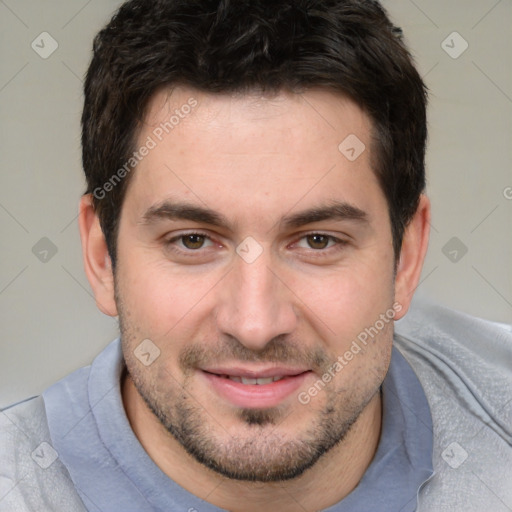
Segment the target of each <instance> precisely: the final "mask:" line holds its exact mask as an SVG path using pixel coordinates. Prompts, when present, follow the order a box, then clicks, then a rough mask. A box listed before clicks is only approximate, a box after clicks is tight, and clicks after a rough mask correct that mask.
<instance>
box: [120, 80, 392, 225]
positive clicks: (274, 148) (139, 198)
mask: <svg viewBox="0 0 512 512" xmlns="http://www.w3.org/2000/svg"><path fill="white" fill-rule="evenodd" d="M371 132H372V130H371V122H370V120H369V118H368V116H367V115H366V114H365V113H364V112H363V111H362V110H361V109H360V108H359V107H358V106H357V105H356V104H355V103H354V102H352V101H351V100H349V99H348V98H345V97H343V96H341V95H339V94H335V93H333V92H330V91H326V90H311V91H308V92H305V93H303V94H295V93H291V92H284V91H281V92H279V93H275V94H272V95H261V94H257V93H251V94H211V93H205V92H201V91H197V90H194V89H190V88H184V87H176V88H174V89H173V90H172V91H170V90H162V91H159V92H158V93H157V94H155V95H154V96H153V98H152V99H151V101H150V102H149V104H148V109H147V114H146V117H145V120H144V123H143V125H142V126H141V130H140V133H139V136H138V141H137V145H136V146H137V147H138V148H141V147H143V146H144V145H147V146H151V149H150V150H149V151H147V152H146V153H147V154H146V156H144V158H142V159H141V160H140V162H139V163H138V164H137V167H136V169H135V171H134V175H133V176H132V182H131V184H130V187H129V188H128V192H127V200H130V201H132V203H133V204H131V206H132V207H134V208H135V209H137V211H138V213H139V214H142V211H143V210H144V209H147V208H148V207H150V206H153V205H154V204H157V203H158V202H161V201H163V200H165V199H167V197H173V198H176V197H184V198H186V199H187V200H189V201H192V202H200V203H203V204H207V205H208V206H209V207H210V208H212V209H215V210H224V211H225V212H228V214H229V213H230V212H232V213H234V211H235V210H234V209H232V206H234V205H235V203H236V204H238V206H240V205H242V206H243V205H245V207H246V208H251V207H252V208H253V212H256V211H258V212H259V213H261V214H262V215H263V216H265V215H266V214H267V213H268V214H269V215H271V216H272V217H275V216H276V215H277V216H279V215H281V214H282V215H284V214H285V210H288V213H289V211H290V210H293V208H294V204H298V203H302V206H304V207H311V206H316V204H315V203H318V202H323V203H326V202H329V201H332V200H336V201H340V200H347V201H348V199H351V202H354V201H359V202H360V204H359V205H357V206H359V207H362V206H364V205H365V204H369V203H370V202H371V201H372V200H373V202H374V206H375V207H380V208H382V207H384V208H385V200H384V198H383V196H382V194H381V193H380V188H379V186H378V184H377V181H376V178H375V175H374V173H373V171H372V169H371V165H370V154H371V146H372V140H371ZM376 195H377V196H379V195H380V197H377V199H378V201H377V202H375V199H376V197H375V196H376ZM238 209H239V210H240V208H238ZM280 210H282V211H281V212H280ZM238 213H240V211H239V212H238Z"/></svg>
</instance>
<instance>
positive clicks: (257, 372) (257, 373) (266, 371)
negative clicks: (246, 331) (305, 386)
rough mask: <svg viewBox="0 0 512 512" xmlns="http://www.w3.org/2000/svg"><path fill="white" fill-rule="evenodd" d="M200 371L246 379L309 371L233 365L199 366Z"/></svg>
mask: <svg viewBox="0 0 512 512" xmlns="http://www.w3.org/2000/svg"><path fill="white" fill-rule="evenodd" d="M201 370H202V371H204V372H208V373H215V374H217V375H228V376H230V377H245V378H248V379H264V378H266V377H286V376H290V375H300V374H301V373H304V372H308V371H310V369H309V368H290V367H284V366H272V367H270V368H261V369H254V368H242V367H235V366H229V367H227V366H215V367H211V368H201Z"/></svg>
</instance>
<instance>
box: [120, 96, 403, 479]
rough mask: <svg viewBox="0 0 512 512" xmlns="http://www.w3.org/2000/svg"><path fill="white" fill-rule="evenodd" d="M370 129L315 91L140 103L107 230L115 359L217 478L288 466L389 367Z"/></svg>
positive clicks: (331, 431) (387, 284)
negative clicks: (116, 321) (127, 177)
mask: <svg viewBox="0 0 512 512" xmlns="http://www.w3.org/2000/svg"><path fill="white" fill-rule="evenodd" d="M191 98H193V99H191ZM184 105H189V106H190V105H192V107H191V108H188V107H187V108H185V107H183V106H184ZM176 109H177V110H178V114H180V115H178V114H176V113H175V112H174V111H175V110H176ZM173 115H174V118H173V120H172V124H168V125H167V126H166V129H167V131H168V132H169V133H166V130H165V129H162V123H165V122H167V121H169V120H170V118H171V116H173ZM370 128H371V125H370V122H369V119H368V118H367V116H366V115H365V114H364V113H363V112H362V111H361V110H360V109H359V108H358V107H357V106H356V105H355V104H354V103H352V102H351V101H349V100H347V99H344V98H342V97H340V96H337V95H335V94H334V93H330V92H327V91H310V92H307V93H305V94H302V95H298V94H288V93H280V94H279V95H277V96H275V97H258V96H256V95H252V96H251V95H245V96H232V95H209V94H203V93H200V92H197V91H193V90H188V89H185V88H183V89H180V88H178V89H175V90H174V91H173V92H172V94H169V93H168V92H162V93H159V94H157V95H156V96H155V97H154V98H153V100H152V101H151V103H150V109H149V111H148V115H147V117H146V122H145V124H144V126H143V127H142V131H141V133H140V134H139V137H138V144H137V148H139V147H141V146H142V145H144V144H145V145H147V146H148V147H150V146H151V148H150V150H149V151H148V152H147V153H148V154H147V155H146V156H145V157H144V158H143V159H142V160H141V161H140V163H139V164H138V166H137V169H136V170H135V171H133V172H134V175H133V177H132V178H133V179H132V181H131V183H130V186H129V188H128V191H127V194H126V197H125V200H124V203H123V208H122V212H121V217H120V226H119V234H118V246H117V247H118V253H117V257H118V260H117V267H116V276H115V278H116V302H117V308H118V313H119V317H120V323H121V334H122V345H123V352H124V357H125V360H126V364H127V369H128V372H129V375H130V376H131V378H132V379H133V382H134V384H135V386H136V388H137V390H138V392H139V393H140V395H141V396H142V397H143V398H144V400H145V401H146V403H147V405H148V406H149V407H150V409H151V410H152V411H153V412H154V413H155V414H156V416H157V417H158V418H159V420H160V421H161V423H162V424H163V425H164V426H165V427H166V429H167V430H168V431H169V432H170V433H172V435H173V436H174V438H175V439H176V440H177V441H178V442H179V443H180V444H181V445H182V446H183V447H184V448H185V449H186V450H187V451H188V453H190V454H191V455H193V456H194V457H195V458H196V459H197V460H199V461H200V462H202V463H203V464H205V465H207V466H208V467H210V468H211V469H214V470H216V471H218V472H220V473H222V474H224V475H226V476H228V477H231V478H238V479H249V480H262V481H272V480H282V479H286V478H291V477H294V476H297V475H299V474H301V473H302V472H303V471H305V470H306V469H307V468H308V467H310V466H311V465H312V464H314V463H315V462H316V461H317V460H318V459H319V457H320V456H321V455H322V454H323V453H325V452H326V451H328V450H329V449H331V448H332V447H333V446H334V445H336V444H337V443H338V442H340V441H342V440H343V438H344V436H345V434H346V433H347V431H348V430H349V428H350V427H351V425H353V424H354V423H355V422H357V419H358V418H359V416H360V414H361V412H362V411H363V410H364V409H365V407H366V406H367V404H369V403H370V401H371V400H372V399H375V397H376V393H377V392H378V390H379V386H380V384H381V382H382V380H383V378H384V376H385V373H386V371H387V368H388V364H389V359H390V353H391V342H392V322H389V321H388V322H382V320H381V321H380V323H379V322H378V320H379V319H381V318H382V316H381V315H383V314H385V313H386V311H388V312H389V311H390V310H391V311H392V305H393V302H394V279H393V275H394V272H393V271H394V255H393V245H392V238H391V229H390V223H389V216H388V213H387V204H386V199H385V197H384V195H383V193H382V191H381V189H380V187H379V185H378V182H377V180H376V178H375V175H374V173H373V171H372V170H371V168H370V152H371V145H372V144H371V136H370ZM348 136H351V138H350V139H348V142H347V143H345V145H342V147H341V150H340V149H339V148H338V146H339V145H340V143H341V142H342V141H344V140H345V139H346V138H347V137H348ZM354 136H355V137H357V139H359V141H361V142H362V143H364V144H365V146H366V149H365V150H364V151H363V152H362V153H361V154H360V155H359V156H358V157H357V158H355V159H354V156H357V153H358V152H360V151H361V149H362V146H361V145H358V144H360V143H358V142H357V139H355V138H354ZM148 137H149V139H148ZM160 139H161V140H160ZM150 140H151V141H152V142H150ZM355 143H357V144H355ZM347 145H348V147H346V146H347ZM153 146H154V147H153ZM351 148H354V151H351ZM375 325H378V329H375V327H374V330H373V331H372V335H371V336H367V343H366V344H363V343H361V342H358V345H359V347H360V348H361V350H360V351H358V352H357V351H356V349H354V348H352V349H351V347H353V342H354V340H357V337H358V335H360V334H361V333H362V332H364V330H365V328H370V327H372V326H375ZM376 330H377V331H378V333H375V331H376ZM360 339H361V338H360ZM143 340H151V342H150V343H149V345H148V342H147V341H146V342H145V345H142V346H143V347H145V354H146V355H145V356H143V358H142V359H144V358H145V361H144V362H145V363H148V362H149V361H151V360H152V359H153V357H155V355H157V354H158V351H157V350H156V349H155V347H158V349H159V350H160V355H159V357H157V358H156V359H155V360H154V361H153V362H152V363H151V364H149V365H148V366H146V364H143V362H141V360H139V358H138V357H137V354H139V357H140V349H138V348H137V347H139V345H140V344H141V342H142V341H143ZM148 347H149V348H150V350H148ZM351 350H352V353H353V357H352V358H350V360H347V358H344V357H343V356H344V354H345V353H346V352H347V351H351ZM356 352H357V353H356ZM148 354H150V355H148ZM339 356H342V357H343V361H344V363H343V364H341V363H339V364H338V365H336V364H335V363H336V361H338V362H339V361H340V359H338V357H339ZM326 374H328V375H330V378H328V377H325V375H326ZM322 377H323V380H322ZM254 379H258V381H255V380H254ZM319 381H321V383H320V384H319ZM322 383H323V385H322ZM315 385H316V387H315ZM312 387H313V388H315V389H316V390H317V392H316V393H315V392H314V391H311V388H312ZM356 425H357V423H356Z"/></svg>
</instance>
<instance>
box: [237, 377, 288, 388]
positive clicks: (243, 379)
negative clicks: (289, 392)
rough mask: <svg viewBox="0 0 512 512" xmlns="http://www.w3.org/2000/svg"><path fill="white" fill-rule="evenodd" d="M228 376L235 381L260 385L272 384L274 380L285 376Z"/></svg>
mask: <svg viewBox="0 0 512 512" xmlns="http://www.w3.org/2000/svg"><path fill="white" fill-rule="evenodd" d="M227 378H228V379H230V380H232V381H234V382H239V383H241V384H252V385H255V384H257V385H259V386H264V385H265V384H271V383H272V382H276V381H278V380H281V379H283V378H284V377H265V378H260V379H251V378H249V377H233V376H231V375H227Z"/></svg>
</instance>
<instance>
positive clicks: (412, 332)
mask: <svg viewBox="0 0 512 512" xmlns="http://www.w3.org/2000/svg"><path fill="white" fill-rule="evenodd" d="M395 345H396V346H397V347H398V348H399V350H400V351H401V352H402V353H403V354H404V355H405V357H406V358H407V359H408V361H409V363H410V364H411V366H413V368H414V369H415V370H416V372H417V374H419V375H418V376H419V377H420V380H421V379H422V378H423V380H425V379H426V378H428V379H429V380H430V381H432V380H437V381H439V382H442V383H443V384H444V386H443V391H444V393H445V394H446V395H447V396H450V395H452V394H453V395H455V397H456V398H457V400H460V401H462V402H464V403H465V405H466V406H467V407H468V408H469V409H470V410H472V411H473V412H474V413H475V414H477V415H479V416H481V418H482V419H485V420H488V419H489V418H490V419H492V420H494V421H495V422H496V424H497V426H498V427H499V428H501V430H502V434H503V436H504V437H506V438H507V440H508V442H509V443H510V444H511V445H512V422H511V419H512V418H511V417H510V409H507V407H506V404H509V403H510V401H511V400H512V329H508V328H507V326H502V325H500V324H496V323H493V322H489V321H487V320H483V319H480V318H475V317H472V316H470V315H467V314H465V313H461V312H458V311H453V310H450V309H448V308H445V307H442V306H440V305H438V304H435V303H432V302H427V301H421V302H419V303H417V304H415V307H414V308H413V309H412V310H411V312H410V313H408V314H407V316H406V317H405V318H404V319H403V320H401V321H399V322H397V324H396V336H395ZM427 387H428V383H427ZM507 413H508V414H507Z"/></svg>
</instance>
